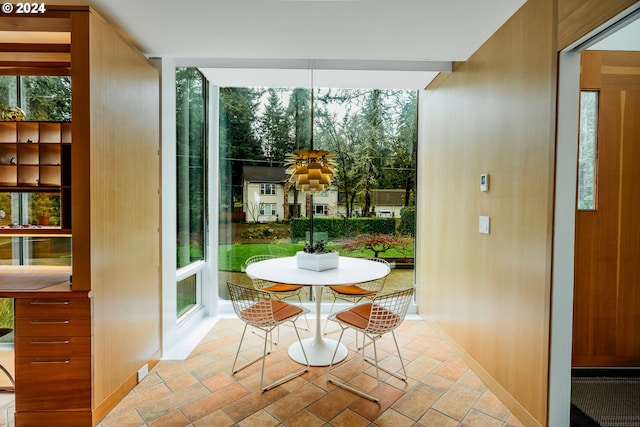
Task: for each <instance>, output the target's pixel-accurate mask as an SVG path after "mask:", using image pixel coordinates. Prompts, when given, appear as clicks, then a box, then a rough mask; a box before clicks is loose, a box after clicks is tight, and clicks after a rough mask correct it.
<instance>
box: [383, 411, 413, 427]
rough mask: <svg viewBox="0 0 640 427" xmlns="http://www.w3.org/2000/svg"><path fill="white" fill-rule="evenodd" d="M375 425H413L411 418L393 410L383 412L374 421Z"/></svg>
mask: <svg viewBox="0 0 640 427" xmlns="http://www.w3.org/2000/svg"><path fill="white" fill-rule="evenodd" d="M375 424H376V425H379V426H393V427H412V426H413V425H414V424H415V421H413V420H412V419H411V418H409V417H407V416H405V415H402V414H401V413H399V412H396V411H394V410H393V409H390V410H387V411H384V412H383V413H382V415H380V416H379V417H378V418H377V419H376V420H375Z"/></svg>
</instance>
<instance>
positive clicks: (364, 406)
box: [349, 383, 404, 421]
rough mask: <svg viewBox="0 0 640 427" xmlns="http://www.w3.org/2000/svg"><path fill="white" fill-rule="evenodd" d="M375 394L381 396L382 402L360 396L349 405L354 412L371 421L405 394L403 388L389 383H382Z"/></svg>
mask: <svg viewBox="0 0 640 427" xmlns="http://www.w3.org/2000/svg"><path fill="white" fill-rule="evenodd" d="M376 392H379V393H377V394H376V395H375V396H379V397H380V402H378V403H375V402H372V401H371V400H368V399H364V398H360V399H358V400H356V401H355V402H354V403H353V405H351V406H350V407H349V409H351V410H352V411H353V412H355V413H357V414H359V415H361V416H362V417H363V418H366V419H368V420H370V421H373V420H375V419H376V418H379V417H380V415H381V414H382V413H384V411H386V410H387V408H389V407H390V406H391V405H392V404H394V403H395V402H396V401H397V400H398V399H399V398H400V397H401V396H403V395H404V392H403V391H402V390H398V389H397V388H395V387H392V386H390V385H388V384H385V383H381V384H380V390H376Z"/></svg>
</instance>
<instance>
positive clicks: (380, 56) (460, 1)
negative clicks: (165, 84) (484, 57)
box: [47, 0, 525, 87]
mask: <svg viewBox="0 0 640 427" xmlns="http://www.w3.org/2000/svg"><path fill="white" fill-rule="evenodd" d="M47 3H60V2H59V1H58V2H47ZM63 3H65V4H72V3H86V1H82V0H78V1H76V0H67V1H64V2H63ZM88 3H89V4H90V5H91V6H93V7H94V8H95V9H96V10H98V11H99V12H101V13H102V14H103V15H105V16H106V17H107V18H108V19H109V20H110V21H112V22H114V23H115V24H116V25H118V26H119V27H121V28H122V29H123V30H124V31H125V32H126V33H127V34H129V35H130V37H131V39H132V40H133V41H134V43H135V44H136V45H137V46H138V47H139V48H140V49H141V50H142V51H143V52H144V53H145V54H146V55H147V56H149V57H173V58H178V59H179V62H180V64H181V65H187V64H188V65H196V66H203V65H205V66H206V65H207V64H209V65H208V68H215V69H220V68H228V67H231V68H236V69H237V68H243V67H239V66H233V65H229V66H225V67H220V66H219V64H220V62H219V61H218V62H216V61H217V60H221V59H224V60H226V63H227V64H228V63H229V61H228V60H232V59H250V60H252V63H253V68H258V69H260V68H265V67H261V65H260V61H268V62H269V63H270V64H273V61H274V60H277V61H281V62H282V63H283V64H288V63H290V62H291V60H302V61H306V63H305V64H306V65H304V66H301V67H299V68H306V69H307V70H308V69H309V68H313V69H314V70H318V72H317V74H314V79H316V81H318V79H320V80H321V79H322V77H321V76H322V74H323V72H321V71H320V68H318V67H315V66H313V65H312V64H313V63H317V62H318V61H320V60H338V61H336V62H334V68H333V69H334V70H336V69H338V70H339V69H351V70H352V71H357V70H362V69H367V70H369V72H370V73H373V74H372V75H371V78H372V79H374V80H376V79H382V77H378V76H377V75H376V73H374V72H375V71H378V69H379V68H380V67H379V66H382V68H384V64H386V63H387V62H389V61H391V62H390V63H391V64H392V68H393V70H386V71H385V73H386V74H388V75H387V76H386V77H385V78H384V80H389V78H390V79H391V80H390V81H391V82H393V81H394V80H395V81H396V82H397V83H396V84H401V83H402V84H409V85H411V86H415V87H424V86H425V85H426V84H427V83H428V82H429V81H430V80H431V79H432V78H433V76H435V75H436V74H437V72H438V71H439V70H440V69H441V68H439V67H441V66H442V63H445V64H450V63H451V61H464V60H466V59H467V58H468V57H469V56H470V55H471V54H472V53H473V52H475V51H476V50H477V49H478V48H479V47H480V46H481V45H482V44H483V43H484V42H485V41H486V40H487V39H488V38H489V37H490V36H491V35H492V34H493V33H494V32H495V31H496V30H497V29H498V28H499V27H500V26H501V25H502V24H503V23H504V22H505V21H506V20H507V19H508V18H509V17H510V16H511V15H513V13H515V12H516V11H517V10H518V9H519V8H520V6H521V5H522V4H524V3H525V0H482V1H479V0H171V1H169V0H155V1H152V0H147V1H144V0H89V1H88ZM429 61H433V62H429ZM364 65H368V66H369V67H370V68H363V66H364ZM416 66H419V67H421V68H422V69H420V70H416V69H415V68H416ZM433 67H436V68H437V69H436V70H432V68H433ZM266 68H273V69H278V68H280V69H282V68H286V66H282V67H280V66H269V67H266ZM405 69H410V70H411V71H408V72H405ZM385 73H382V74H383V75H384V74H385ZM210 74H211V77H212V78H213V76H214V73H213V72H212V73H210ZM223 74H224V73H223ZM226 74H231V76H233V75H234V74H235V77H238V75H237V72H236V71H232V72H231V73H226ZM307 74H308V71H307ZM348 74H355V75H356V77H359V78H362V77H363V76H364V75H363V74H360V75H358V73H353V72H352V73H345V74H343V75H342V77H341V78H342V79H344V80H345V81H353V80H354V79H351V78H348ZM219 78H220V79H223V78H225V77H223V76H221V77H219ZM366 78H369V77H366ZM425 79H426V81H425ZM332 81H335V76H334V78H333V80H332ZM338 81H340V79H338ZM355 81H358V79H356V80H355ZM391 84H392V83H391ZM392 85H393V84H392ZM318 86H320V83H319V82H318ZM343 86H344V85H343ZM369 87H370V86H369Z"/></svg>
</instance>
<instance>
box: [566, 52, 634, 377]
mask: <svg viewBox="0 0 640 427" xmlns="http://www.w3.org/2000/svg"><path fill="white" fill-rule="evenodd" d="M581 86H582V88H583V89H588V90H598V91H599V93H600V96H599V103H600V106H599V113H598V116H599V120H598V176H597V187H598V188H597V209H596V210H595V211H578V212H577V213H576V251H575V253H576V265H575V270H576V271H575V291H574V310H573V312H574V322H573V325H574V326H573V333H574V336H573V365H574V366H576V367H578V366H580V367H585V366H586V367H612V366H640V312H638V307H639V306H640V292H639V291H638V286H637V278H638V277H640V227H639V226H638V221H637V218H638V215H639V214H640V189H639V188H638V185H637V183H638V182H640V172H639V170H638V168H637V164H638V162H640V144H638V141H640V121H638V120H637V117H638V112H640V53H638V52H600V51H588V52H583V54H582V79H581Z"/></svg>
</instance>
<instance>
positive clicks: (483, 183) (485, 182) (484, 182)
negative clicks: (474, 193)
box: [480, 173, 489, 191]
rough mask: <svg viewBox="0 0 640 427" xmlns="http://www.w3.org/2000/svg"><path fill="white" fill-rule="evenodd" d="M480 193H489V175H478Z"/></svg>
mask: <svg viewBox="0 0 640 427" xmlns="http://www.w3.org/2000/svg"><path fill="white" fill-rule="evenodd" d="M480 191H489V174H488V173H483V174H482V175H480Z"/></svg>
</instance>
